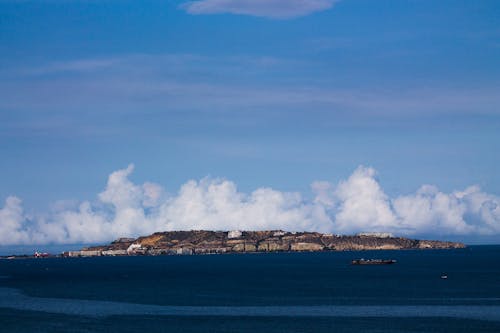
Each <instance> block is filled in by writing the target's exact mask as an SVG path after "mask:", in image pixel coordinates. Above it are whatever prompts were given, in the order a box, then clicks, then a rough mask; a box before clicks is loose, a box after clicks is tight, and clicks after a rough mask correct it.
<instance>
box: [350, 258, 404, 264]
mask: <svg viewBox="0 0 500 333" xmlns="http://www.w3.org/2000/svg"><path fill="white" fill-rule="evenodd" d="M395 263H396V260H394V259H363V258H361V259H355V260H353V261H351V265H390V264H395Z"/></svg>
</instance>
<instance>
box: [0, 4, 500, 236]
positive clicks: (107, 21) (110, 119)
mask: <svg viewBox="0 0 500 333" xmlns="http://www.w3.org/2000/svg"><path fill="white" fill-rule="evenodd" d="M499 74H500V3H499V2H498V1H487V0H484V1H459V0H453V1H451V0H443V1H427V0H419V1H411V0H406V1H403V0H401V1H394V0H393V1H384V0H379V1H373V0H364V1H363V0H342V1H330V0H307V1H304V2H300V1H296V0H290V1H288V2H287V1H284V0H269V1H262V0H254V1H252V0H240V1H238V0H204V1H194V2H186V1H169V0H163V1H123V0H119V1H118V0H117V1H115V0H103V1H93V0H87V1H78V0H73V1H70V0H50V1H29V0H28V1H14V0H12V1H10V0H0V154H1V157H2V163H0V184H1V186H0V200H2V201H3V200H5V199H6V198H8V197H9V196H13V195H15V196H17V197H19V198H21V199H22V200H23V207H24V208H23V209H24V210H25V211H26V214H28V215H30V214H31V215H36V214H41V213H40V212H44V211H48V210H50V209H51V207H52V206H53V205H54V203H55V202H58V201H59V200H65V201H67V200H76V201H82V200H89V201H91V202H93V201H95V200H96V198H97V194H98V193H99V192H101V191H102V190H103V188H104V187H105V184H106V179H107V177H108V175H109V174H110V173H111V172H113V171H115V170H119V169H123V168H126V167H127V166H128V165H129V164H130V163H134V164H135V171H134V173H133V174H131V175H130V177H131V179H132V180H133V181H135V182H137V183H144V182H148V181H149V182H155V183H159V184H161V185H162V186H164V187H165V188H166V191H168V192H171V193H176V192H177V191H178V189H179V187H180V186H182V184H184V183H185V182H186V181H187V180H189V179H202V178H204V177H207V176H208V177H222V178H225V179H230V180H231V181H234V183H236V184H237V186H238V190H240V191H242V192H245V193H247V192H251V191H253V190H255V189H257V188H262V187H271V188H273V189H276V190H280V191H285V192H290V191H292V192H295V191H297V192H301V193H303V196H304V198H306V199H307V198H310V197H313V195H312V194H310V190H309V189H310V184H311V183H313V182H314V181H317V180H327V181H330V182H332V183H337V182H339V181H341V180H343V179H347V178H348V177H350V175H352V173H353V171H354V170H356V168H358V166H360V165H363V166H366V167H372V168H374V169H375V170H377V172H378V173H377V181H378V182H379V183H380V185H381V187H383V189H384V191H385V193H386V194H387V195H388V196H390V197H398V196H402V195H409V194H411V193H414V192H416V191H417V190H418V189H419V188H420V187H421V185H423V184H432V185H434V186H436V187H437V188H439V190H440V191H443V192H445V193H451V192H453V191H461V190H463V189H465V188H467V187H468V186H471V185H477V186H479V187H480V188H481V190H482V191H484V192H485V193H489V194H491V195H494V196H498V195H499V194H500V177H499V174H498V165H499V162H500V154H499V153H498V152H499V151H500V94H499V93H498V92H499V88H500V75H499ZM495 198H498V197H495ZM304 200H305V199H304ZM495 200H496V199H495ZM495 200H493V201H494V202H495V203H497V201H495ZM0 207H1V205H0ZM497 213H498V212H497ZM30 221H31V220H30ZM28 222H29V221H28ZM28 222H27V223H28ZM497 222H498V221H497ZM499 223H500V222H499ZM28 224H29V223H28ZM499 230H500V229H499Z"/></svg>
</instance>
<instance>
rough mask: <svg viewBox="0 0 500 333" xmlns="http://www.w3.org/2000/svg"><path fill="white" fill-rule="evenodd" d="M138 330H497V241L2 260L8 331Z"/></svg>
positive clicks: (0, 310) (0, 307)
mask: <svg viewBox="0 0 500 333" xmlns="http://www.w3.org/2000/svg"><path fill="white" fill-rule="evenodd" d="M361 257H363V258H387V259H396V260H397V261H398V262H397V263H396V264H394V265H384V266H351V265H350V261H351V260H352V259H355V258H361ZM442 274H446V275H447V276H448V279H441V275H442ZM139 330H147V331H148V332H257V331H258V332H270V333H272V332H454V333H455V332H500V246H471V247H469V248H467V249H464V250H441V251H434V250H429V251H367V252H332V253H277V254H244V255H236V254H235V255H206V256H162V257H106V258H74V259H70V258H68V259H62V258H61V259H38V260H36V259H25V260H0V331H1V332H137V331H139Z"/></svg>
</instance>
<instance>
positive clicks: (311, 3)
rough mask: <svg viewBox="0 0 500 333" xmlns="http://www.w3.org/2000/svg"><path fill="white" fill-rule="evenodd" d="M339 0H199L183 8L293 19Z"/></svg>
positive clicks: (197, 12)
mask: <svg viewBox="0 0 500 333" xmlns="http://www.w3.org/2000/svg"><path fill="white" fill-rule="evenodd" d="M335 2H337V0H199V1H189V2H186V3H184V4H182V5H181V8H183V9H184V10H186V12H188V13H189V14H193V15H203V14H225V13H229V14H239V15H251V16H259V17H267V18H274V19H291V18H295V17H300V16H305V15H309V14H312V13H314V12H319V11H324V10H328V9H330V8H332V7H333V5H334V3H335Z"/></svg>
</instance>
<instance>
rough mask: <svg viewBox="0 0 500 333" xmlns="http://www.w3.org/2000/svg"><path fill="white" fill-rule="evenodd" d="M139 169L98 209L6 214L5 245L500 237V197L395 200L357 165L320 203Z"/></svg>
mask: <svg viewBox="0 0 500 333" xmlns="http://www.w3.org/2000/svg"><path fill="white" fill-rule="evenodd" d="M133 169H134V167H133V165H130V166H129V167H127V168H126V169H123V170H118V171H115V172H113V173H112V174H111V175H110V176H109V178H108V182H107V185H106V188H105V189H104V191H103V192H102V193H100V194H99V195H98V200H97V201H96V202H94V203H91V202H89V201H84V202H81V203H79V204H77V205H76V206H75V207H71V208H68V207H65V206H64V205H59V206H58V207H57V209H54V211H53V212H51V213H50V214H47V215H45V216H42V217H30V216H27V215H26V214H25V213H24V211H23V207H22V203H21V200H20V199H19V198H16V197H14V196H11V197H8V198H7V199H6V201H5V205H4V207H3V208H1V209H0V245H14V244H47V243H60V244H62V243H93V242H103V241H109V240H112V239H116V238H118V237H124V236H130V237H136V236H139V235H145V234H149V233H153V232H155V231H168V230H192V229H209V230H234V229H240V230H269V229H283V230H287V231H319V232H331V233H338V234H343V233H347V234H349V233H356V232H365V231H383V232H392V233H395V234H397V235H401V236H412V235H422V234H426V235H432V234H439V235H498V234H500V197H499V196H496V195H492V194H488V193H484V192H482V191H481V189H480V188H479V187H477V186H472V187H469V188H467V189H465V190H464V191H457V192H453V193H443V192H440V191H439V190H438V188H436V187H435V186H430V185H424V186H422V187H421V188H420V189H419V190H418V191H417V192H416V193H414V194H411V195H404V196H399V197H396V198H390V197H388V196H387V194H385V193H384V191H383V189H382V187H381V186H380V184H379V182H378V180H377V178H376V172H375V170H374V169H372V168H368V167H363V166H360V167H358V168H357V169H356V170H355V171H354V172H353V173H352V174H351V176H350V177H349V178H348V179H346V180H343V181H340V182H339V183H338V184H333V183H331V182H325V181H322V182H314V183H313V184H312V185H311V189H312V192H313V198H312V199H310V200H306V199H305V198H304V197H303V196H302V195H301V194H299V193H289V192H280V191H277V190H274V189H271V188H259V189H256V190H255V191H253V192H252V193H242V192H239V191H238V189H237V187H236V184H235V183H234V182H231V181H229V180H225V179H213V178H204V179H201V180H199V181H195V180H190V181H188V182H187V183H185V184H184V185H183V186H181V188H180V189H179V191H178V193H176V194H169V193H167V192H166V191H165V190H164V188H163V187H161V186H160V185H158V184H154V183H144V184H140V185H138V184H134V183H133V182H131V181H130V179H129V176H130V174H131V173H132V171H133Z"/></svg>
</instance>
